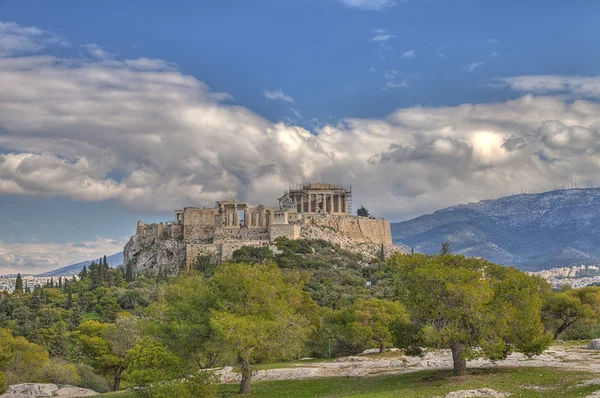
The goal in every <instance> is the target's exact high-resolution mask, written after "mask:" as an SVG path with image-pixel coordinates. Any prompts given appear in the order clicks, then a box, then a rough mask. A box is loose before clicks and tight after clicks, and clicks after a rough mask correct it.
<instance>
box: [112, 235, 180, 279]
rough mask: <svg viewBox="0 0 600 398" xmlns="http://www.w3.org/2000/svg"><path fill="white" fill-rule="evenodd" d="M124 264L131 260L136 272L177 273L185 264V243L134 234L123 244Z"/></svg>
mask: <svg viewBox="0 0 600 398" xmlns="http://www.w3.org/2000/svg"><path fill="white" fill-rule="evenodd" d="M123 253H124V259H123V262H124V264H127V263H128V262H131V263H132V264H133V266H134V269H135V270H136V272H147V273H151V274H158V273H159V272H161V273H164V272H165V271H166V272H167V273H168V274H169V275H172V276H174V275H177V274H178V273H179V269H180V268H181V266H182V265H185V256H186V245H185V243H184V242H182V241H179V240H176V239H158V238H156V237H154V236H151V235H134V236H132V237H131V239H129V242H127V244H126V245H125V249H124V250H123Z"/></svg>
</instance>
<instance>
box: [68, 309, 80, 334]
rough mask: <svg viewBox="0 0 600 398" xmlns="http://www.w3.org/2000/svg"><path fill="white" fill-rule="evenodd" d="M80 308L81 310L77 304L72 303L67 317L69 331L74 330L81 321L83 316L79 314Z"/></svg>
mask: <svg viewBox="0 0 600 398" xmlns="http://www.w3.org/2000/svg"><path fill="white" fill-rule="evenodd" d="M81 310H82V308H81V307H80V305H79V304H75V305H73V308H72V309H71V316H70V318H69V331H70V332H72V331H74V330H76V329H77V328H78V327H79V325H81V323H82V322H83V317H82V316H81Z"/></svg>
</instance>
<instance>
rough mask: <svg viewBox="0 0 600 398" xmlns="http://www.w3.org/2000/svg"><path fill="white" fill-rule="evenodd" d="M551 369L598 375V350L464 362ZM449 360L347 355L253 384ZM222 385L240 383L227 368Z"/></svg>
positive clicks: (415, 367)
mask: <svg viewBox="0 0 600 398" xmlns="http://www.w3.org/2000/svg"><path fill="white" fill-rule="evenodd" d="M518 366H523V367H553V368H564V369H565V370H579V371H588V372H598V373H600V351H594V350H587V349H585V348H584V347H583V346H581V347H572V346H552V347H550V348H549V349H548V350H547V351H546V352H545V353H544V354H542V355H539V356H536V357H534V358H532V359H528V358H527V357H525V356H524V355H522V354H512V355H510V356H509V357H508V358H507V359H506V360H504V361H499V362H496V363H492V362H490V361H488V360H482V359H477V360H474V361H469V362H468V367H471V368H492V367H518ZM451 368H452V357H451V355H450V351H449V350H434V351H431V352H428V353H426V354H425V356H424V357H423V358H418V357H407V356H402V355H400V354H398V356H392V357H389V356H388V357H386V356H382V357H380V358H378V357H377V356H351V357H345V358H339V359H336V360H334V361H327V362H312V363H306V364H303V363H296V364H291V365H290V366H289V367H286V368H279V369H268V370H259V371H257V372H256V373H255V374H254V376H253V378H252V379H253V380H254V381H268V380H301V379H311V378H317V377H345V376H373V375H391V374H399V373H406V372H416V371H419V370H425V369H451ZM217 374H218V375H219V376H220V377H221V381H222V382H224V383H231V382H236V381H239V380H240V375H239V374H238V373H236V372H234V371H233V368H231V367H225V368H223V369H222V370H218V371H217Z"/></svg>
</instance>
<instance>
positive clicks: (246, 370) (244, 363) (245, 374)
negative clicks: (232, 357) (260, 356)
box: [238, 358, 252, 394]
mask: <svg viewBox="0 0 600 398" xmlns="http://www.w3.org/2000/svg"><path fill="white" fill-rule="evenodd" d="M238 364H239V365H240V370H241V371H242V382H241V383H240V394H248V393H250V381H251V380H252V369H250V362H249V361H248V359H246V358H238Z"/></svg>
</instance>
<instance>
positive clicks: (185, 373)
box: [125, 338, 218, 398]
mask: <svg viewBox="0 0 600 398" xmlns="http://www.w3.org/2000/svg"><path fill="white" fill-rule="evenodd" d="M125 362H126V366H127V373H128V376H129V379H130V380H131V381H132V382H133V383H134V384H135V385H136V386H138V387H141V389H140V390H138V392H139V393H141V394H140V395H142V396H148V397H151V398H162V397H165V398H166V397H178V398H202V397H213V396H215V395H216V392H217V385H218V384H217V378H216V376H215V375H214V374H213V373H212V372H210V371H202V372H197V373H194V374H192V375H190V372H189V369H188V367H187V366H185V362H184V361H182V359H181V358H180V357H178V356H177V355H175V354H174V353H173V352H171V351H170V350H169V349H167V347H165V346H164V345H163V344H162V343H160V342H158V341H156V340H153V339H150V338H146V339H144V340H142V341H140V342H139V343H138V344H137V345H136V346H135V347H134V348H133V349H132V350H130V351H129V353H128V354H127V357H126V358H125Z"/></svg>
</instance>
